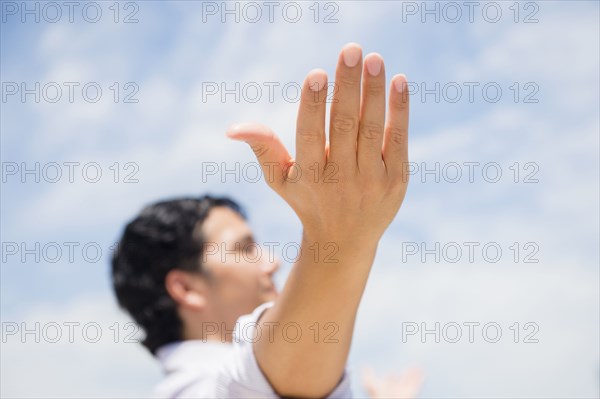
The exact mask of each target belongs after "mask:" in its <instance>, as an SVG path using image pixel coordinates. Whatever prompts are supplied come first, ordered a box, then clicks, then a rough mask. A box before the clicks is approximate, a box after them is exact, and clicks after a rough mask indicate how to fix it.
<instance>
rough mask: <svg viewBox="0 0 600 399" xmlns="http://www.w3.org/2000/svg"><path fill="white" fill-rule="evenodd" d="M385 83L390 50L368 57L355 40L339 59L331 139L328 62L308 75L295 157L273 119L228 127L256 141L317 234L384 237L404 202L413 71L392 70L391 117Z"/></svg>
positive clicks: (271, 172)
mask: <svg viewBox="0 0 600 399" xmlns="http://www.w3.org/2000/svg"><path fill="white" fill-rule="evenodd" d="M361 77H362V79H361ZM361 83H362V84H361ZM385 86H386V85H385V67H384V62H383V59H382V57H381V56H380V55H379V54H376V53H372V54H369V55H367V56H366V57H365V60H364V65H363V62H362V50H361V48H360V47H359V45H357V44H355V43H349V44H347V45H346V46H344V48H343V49H342V52H341V54H340V56H339V59H338V64H337V70H336V81H335V86H334V87H335V90H334V93H333V101H332V104H331V116H330V122H331V123H330V126H329V142H328V143H326V133H325V116H326V105H327V90H328V87H327V74H326V73H325V71H323V70H321V69H315V70H312V71H311V72H310V73H309V74H308V76H307V78H306V79H305V81H304V85H303V88H302V95H301V100H300V107H299V111H298V118H297V124H296V157H295V159H294V158H293V157H292V156H291V155H290V154H289V152H288V151H287V149H286V148H285V146H284V145H283V143H282V142H281V140H280V139H279V137H277V135H276V134H275V133H273V132H272V131H271V130H270V129H269V128H268V127H266V126H263V125H260V124H255V123H243V124H238V125H234V126H232V127H231V128H230V129H229V130H228V132H227V135H228V136H229V137H231V138H233V139H236V140H242V141H245V142H247V143H248V144H249V145H250V146H251V148H252V150H253V151H254V153H255V154H256V157H257V159H258V161H259V163H260V164H261V166H262V168H263V173H264V176H265V178H266V179H267V181H268V183H269V185H270V186H271V188H273V190H275V191H276V192H277V193H278V194H279V195H280V196H281V197H282V198H283V199H284V200H285V201H286V202H287V203H288V204H289V205H290V206H291V207H292V208H293V209H294V211H295V212H296V214H297V215H298V217H299V218H300V220H301V222H302V224H303V227H304V231H305V235H306V236H308V237H309V238H312V239H313V241H315V240H318V239H329V240H338V241H342V242H354V241H355V240H360V242H362V243H365V242H367V243H376V242H377V241H378V240H379V238H380V237H381V235H382V234H383V232H384V231H385V229H386V228H387V226H388V225H389V223H390V222H391V221H392V220H393V218H394V216H395V215H396V213H397V212H398V209H399V208H400V205H401V204H402V201H403V199H404V195H405V193H406V186H407V183H408V173H407V168H406V163H407V162H408V147H407V139H408V114H409V101H408V94H407V89H406V78H405V76H404V75H401V74H400V75H396V76H394V77H393V78H392V81H391V85H390V96H389V105H388V110H389V112H388V115H387V119H386V115H385V114H386V112H385V109H386V101H385V97H386V96H385ZM361 89H362V90H361ZM361 91H362V95H361Z"/></svg>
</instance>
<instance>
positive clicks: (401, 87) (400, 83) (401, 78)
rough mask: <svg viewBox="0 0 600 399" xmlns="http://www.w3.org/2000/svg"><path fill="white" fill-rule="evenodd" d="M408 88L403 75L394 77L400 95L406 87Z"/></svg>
mask: <svg viewBox="0 0 600 399" xmlns="http://www.w3.org/2000/svg"><path fill="white" fill-rule="evenodd" d="M405 86H406V76H404V75H403V74H399V75H396V76H394V87H395V88H396V91H397V92H398V93H402V92H403V91H404V87H405Z"/></svg>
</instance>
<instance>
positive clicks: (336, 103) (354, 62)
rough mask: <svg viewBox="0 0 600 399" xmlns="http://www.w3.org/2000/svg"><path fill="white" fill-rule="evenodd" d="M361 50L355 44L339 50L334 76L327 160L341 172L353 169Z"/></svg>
mask: <svg viewBox="0 0 600 399" xmlns="http://www.w3.org/2000/svg"><path fill="white" fill-rule="evenodd" d="M361 73H362V50H361V48H360V46H359V45H358V44H356V43H349V44H347V45H346V46H344V48H343V49H342V52H341V53H340V56H339V58H338V63H337V69H336V73H335V90H334V93H333V102H332V103H331V115H330V120H329V142H330V145H331V147H330V158H329V159H328V162H334V163H337V164H338V165H339V167H340V168H341V169H342V170H346V171H351V170H355V169H356V137H357V135H358V122H359V111H360V79H361Z"/></svg>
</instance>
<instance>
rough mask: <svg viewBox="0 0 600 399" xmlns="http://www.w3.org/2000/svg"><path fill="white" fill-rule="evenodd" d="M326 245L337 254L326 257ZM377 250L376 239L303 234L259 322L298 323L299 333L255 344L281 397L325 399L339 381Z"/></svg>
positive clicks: (260, 359)
mask: <svg viewBox="0 0 600 399" xmlns="http://www.w3.org/2000/svg"><path fill="white" fill-rule="evenodd" d="M331 243H333V245H335V247H331ZM325 244H329V245H330V246H329V247H328V248H335V249H337V252H335V254H331V252H329V251H327V254H328V255H331V256H326V254H325V252H324V251H323V248H324V247H325ZM376 247H377V244H376V240H369V242H365V240H363V242H358V241H356V240H348V239H344V240H337V241H336V240H333V239H331V238H327V237H321V235H319V234H310V233H308V232H306V231H305V232H304V233H303V242H302V250H301V255H300V257H299V259H298V261H297V263H296V264H295V265H294V267H293V269H292V271H291V273H290V276H289V278H288V281H287V283H286V285H285V287H284V289H283V291H282V293H281V295H280V297H279V298H278V299H277V300H276V302H275V304H274V306H273V307H272V308H270V309H269V310H268V311H267V312H266V313H265V314H264V315H263V317H262V318H261V320H260V323H261V328H262V330H263V331H264V330H266V329H267V328H268V326H269V325H271V326H278V327H279V329H280V330H281V328H282V327H283V326H286V325H289V324H288V323H297V324H298V325H299V326H300V328H301V331H302V332H303V335H302V337H301V338H300V339H299V340H298V341H297V342H292V340H290V339H285V337H284V336H282V335H281V334H275V335H274V339H272V340H270V339H269V337H267V336H264V337H262V339H260V340H258V341H257V342H255V343H254V350H255V354H256V358H257V360H258V363H259V365H260V367H261V369H262V370H263V372H264V373H265V375H266V376H267V378H268V379H269V381H270V383H271V384H272V385H273V387H274V388H275V390H276V391H277V392H278V393H279V394H280V395H283V396H299V397H324V396H326V395H327V394H328V393H329V392H331V391H332V390H333V389H334V388H335V386H336V385H337V384H338V382H339V381H340V378H341V377H342V375H343V372H344V368H345V365H346V361H347V358H348V353H349V351H350V344H351V341H352V334H353V330H354V322H355V319H356V312H357V310H358V306H359V303H360V299H361V296H362V293H363V291H364V288H365V285H366V282H367V279H368V275H369V271H370V269H371V265H372V263H373V259H374V256H375V251H376ZM316 248H319V251H317V250H316ZM269 323H273V324H269ZM315 323H316V324H315ZM292 338H293V339H294V341H295V337H292Z"/></svg>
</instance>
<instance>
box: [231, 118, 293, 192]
mask: <svg viewBox="0 0 600 399" xmlns="http://www.w3.org/2000/svg"><path fill="white" fill-rule="evenodd" d="M226 135H227V136H228V137H229V138H232V139H234V140H239V141H245V142H246V143H248V144H249V145H250V148H252V151H254V154H255V155H256V159H257V160H258V163H259V164H260V167H261V169H262V171H263V176H264V178H265V180H266V181H267V183H268V184H269V186H271V187H272V188H273V189H274V190H276V191H277V190H278V189H279V188H281V187H282V186H283V183H284V181H285V177H286V176H285V172H286V171H287V170H288V169H289V165H291V164H293V162H294V161H293V159H292V156H291V155H290V153H289V152H288V150H287V149H286V148H285V146H284V145H283V143H282V142H281V140H280V139H279V137H278V136H277V135H276V134H275V133H274V132H273V131H272V130H271V129H269V128H268V127H266V126H264V125H261V124H258V123H239V124H236V125H233V126H231V127H230V128H229V129H227V132H226Z"/></svg>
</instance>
